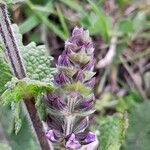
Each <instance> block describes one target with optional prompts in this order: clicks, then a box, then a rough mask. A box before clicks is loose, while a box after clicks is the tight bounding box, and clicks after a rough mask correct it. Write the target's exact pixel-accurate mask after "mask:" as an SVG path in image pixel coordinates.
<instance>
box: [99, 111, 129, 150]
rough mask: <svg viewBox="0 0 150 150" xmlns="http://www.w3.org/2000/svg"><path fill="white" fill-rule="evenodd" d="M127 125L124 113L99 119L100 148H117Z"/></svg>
mask: <svg viewBox="0 0 150 150" xmlns="http://www.w3.org/2000/svg"><path fill="white" fill-rule="evenodd" d="M127 127H128V119H127V115H126V114H124V115H123V114H115V115H114V116H110V117H106V118H103V119H102V120H100V150H119V149H120V146H121V144H122V143H123V141H124V138H125V131H126V129H127Z"/></svg>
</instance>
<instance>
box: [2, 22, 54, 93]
mask: <svg viewBox="0 0 150 150" xmlns="http://www.w3.org/2000/svg"><path fill="white" fill-rule="evenodd" d="M13 30H14V33H15V36H16V39H17V43H18V45H19V48H20V50H21V54H22V56H23V59H24V63H25V65H26V70H27V74H28V76H29V78H30V79H33V80H39V81H43V82H46V83H50V82H51V80H52V79H53V75H54V74H55V73H56V72H57V71H56V69H55V68H51V67H50V64H51V61H52V57H50V56H49V55H48V54H47V50H46V47H45V46H43V45H41V46H36V44H35V43H30V44H28V45H27V46H24V45H23V43H22V35H21V34H20V33H19V28H18V26H17V25H13ZM10 80H11V73H10V70H9V67H8V65H7V63H6V60H5V57H4V53H3V52H2V51H1V50H0V95H1V94H2V92H4V90H5V89H6V87H4V85H5V84H6V83H7V82H8V81H10Z"/></svg>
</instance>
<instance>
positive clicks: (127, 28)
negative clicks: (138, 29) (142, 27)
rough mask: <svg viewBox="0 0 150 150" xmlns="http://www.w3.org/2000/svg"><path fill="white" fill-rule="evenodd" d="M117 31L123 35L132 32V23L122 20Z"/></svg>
mask: <svg viewBox="0 0 150 150" xmlns="http://www.w3.org/2000/svg"><path fill="white" fill-rule="evenodd" d="M119 29H120V31H121V32H123V33H130V32H133V31H134V29H133V22H132V21H131V20H122V21H120V23H119Z"/></svg>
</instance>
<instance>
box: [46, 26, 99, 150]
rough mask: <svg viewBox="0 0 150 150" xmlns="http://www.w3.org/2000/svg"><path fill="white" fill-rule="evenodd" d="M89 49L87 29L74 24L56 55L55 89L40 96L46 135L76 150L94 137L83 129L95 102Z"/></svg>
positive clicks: (89, 42) (91, 57)
mask: <svg viewBox="0 0 150 150" xmlns="http://www.w3.org/2000/svg"><path fill="white" fill-rule="evenodd" d="M93 52H94V47H93V43H92V40H91V38H90V37H89V32H88V31H87V30H84V29H83V28H78V27H75V28H74V30H73V32H72V36H71V37H70V38H69V39H68V40H67V41H66V42H65V50H64V51H63V53H62V54H61V55H60V56H59V58H58V62H57V68H58V70H59V72H58V74H57V75H55V77H54V82H55V85H56V86H57V90H56V91H55V92H50V93H46V94H45V95H44V99H45V101H46V103H47V105H48V108H49V110H50V114H49V115H48V117H47V123H48V127H49V130H48V131H47V133H46V136H47V138H48V139H49V140H50V141H51V142H54V143H59V144H60V143H61V144H62V145H64V146H65V147H66V148H69V149H78V148H80V147H81V146H82V145H86V144H89V143H91V142H94V141H95V140H96V135H95V133H93V132H91V131H88V130H87V127H88V125H89V115H90V114H91V113H93V112H94V103H95V97H94V94H93V93H92V89H93V86H94V84H95V78H94V77H93V76H94V74H95V73H94V72H93V68H94V61H93Z"/></svg>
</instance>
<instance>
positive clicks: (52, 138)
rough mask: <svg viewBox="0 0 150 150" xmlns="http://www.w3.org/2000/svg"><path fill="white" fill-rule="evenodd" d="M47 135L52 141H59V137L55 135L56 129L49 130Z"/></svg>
mask: <svg viewBox="0 0 150 150" xmlns="http://www.w3.org/2000/svg"><path fill="white" fill-rule="evenodd" d="M46 137H47V138H48V139H49V140H50V141H52V142H56V141H57V139H56V138H55V135H54V131H53V130H49V131H47V133H46Z"/></svg>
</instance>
